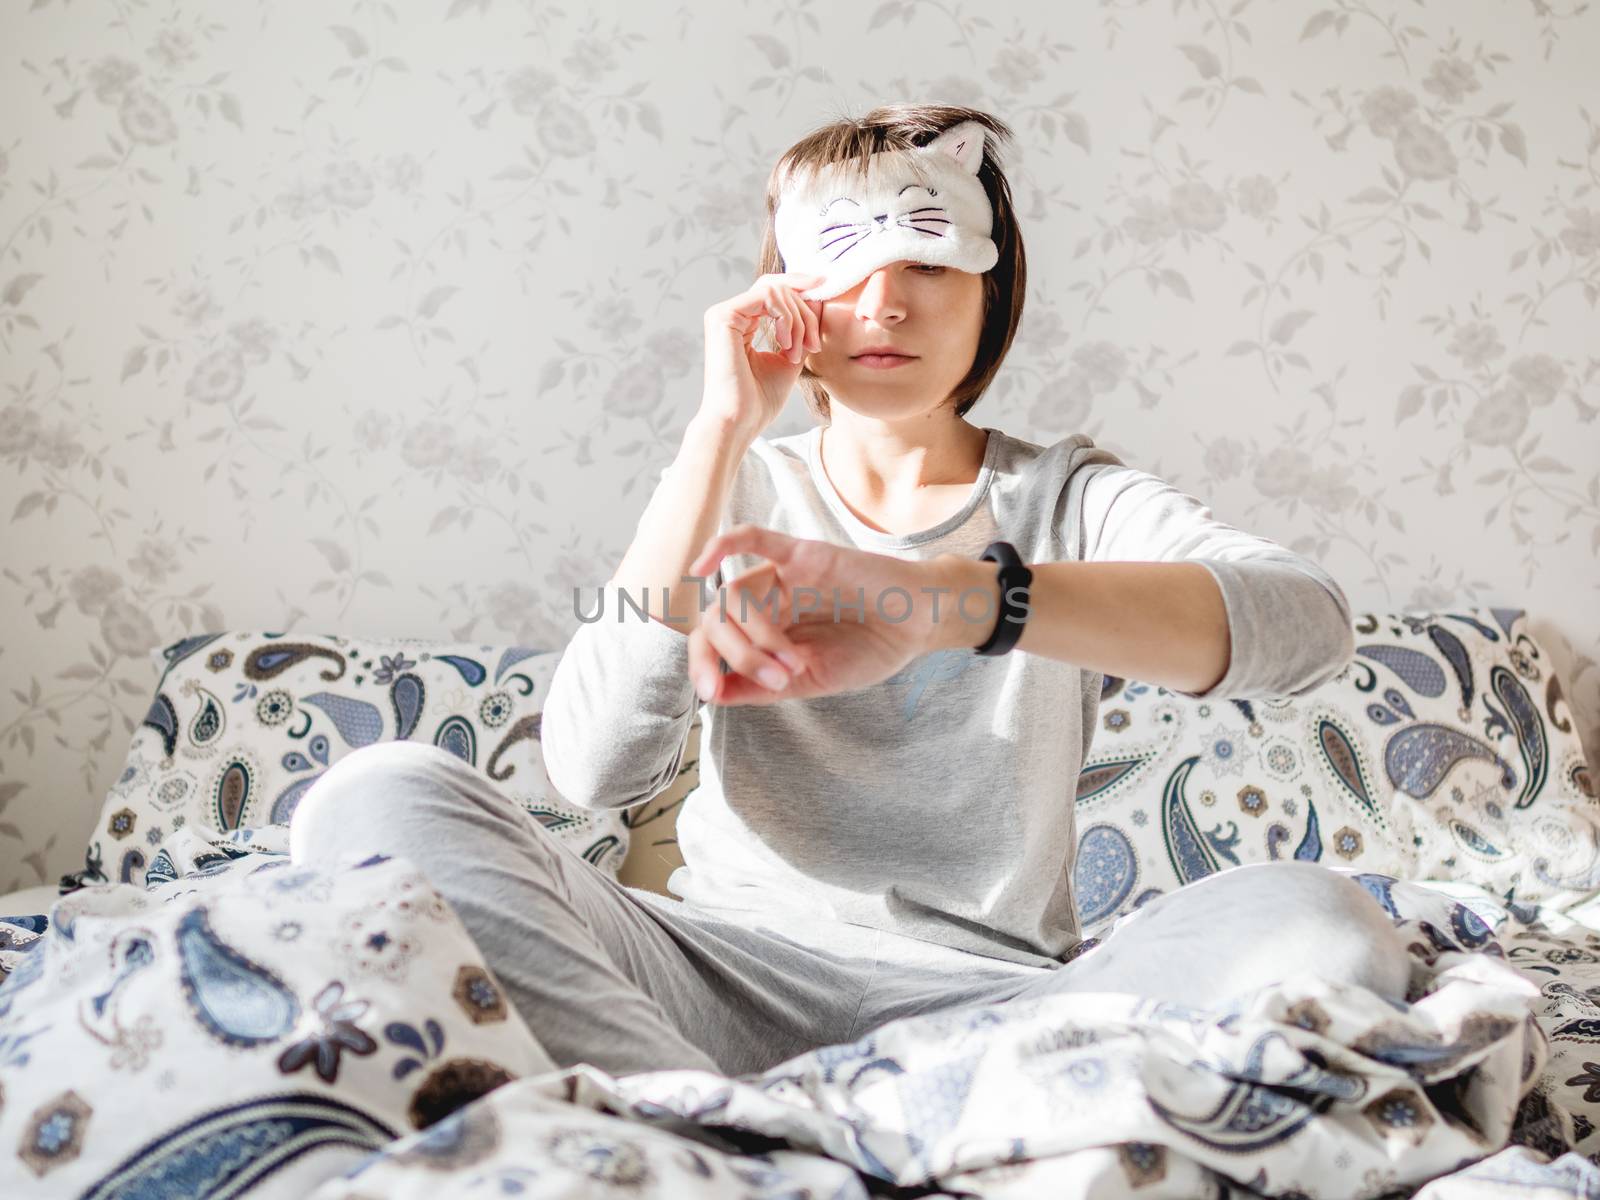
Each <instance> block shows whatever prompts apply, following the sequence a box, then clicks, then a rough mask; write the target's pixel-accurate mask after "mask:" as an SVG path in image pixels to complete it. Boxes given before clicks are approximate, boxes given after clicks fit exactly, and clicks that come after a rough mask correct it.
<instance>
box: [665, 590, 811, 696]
mask: <svg viewBox="0 0 1600 1200" xmlns="http://www.w3.org/2000/svg"><path fill="white" fill-rule="evenodd" d="M721 594H722V595H726V594H727V589H723V592H722V593H721ZM746 594H748V593H746ZM749 607H750V608H751V609H752V610H753V613H755V612H759V613H760V614H761V615H759V616H757V615H751V616H750V617H749V618H748V620H742V619H741V618H740V616H739V611H738V610H739V603H738V601H737V600H733V601H730V603H729V606H728V615H727V619H726V620H724V619H723V616H722V613H721V611H720V609H719V608H718V607H712V608H708V609H707V610H706V612H705V613H704V615H703V616H702V617H701V619H700V624H699V625H698V626H696V628H695V630H694V633H692V634H691V635H690V636H691V638H693V637H694V636H695V635H698V636H699V638H700V643H699V645H698V646H696V644H695V643H694V642H693V641H691V645H690V662H689V673H690V678H691V679H692V680H693V681H694V684H695V691H696V692H698V693H699V695H700V698H701V699H702V700H708V701H709V700H713V699H715V698H716V696H717V694H718V691H719V689H720V688H721V686H722V685H723V684H724V683H725V682H727V681H728V680H731V679H732V678H733V676H728V677H723V676H722V675H721V673H720V670H719V668H718V659H719V657H720V658H721V659H722V660H725V661H726V662H727V664H728V667H729V669H730V670H731V671H732V672H734V674H735V675H738V676H743V677H744V678H745V679H746V680H751V679H753V680H755V681H757V682H758V683H760V684H761V685H762V686H763V687H765V688H767V689H768V690H769V691H773V692H780V691H782V690H783V689H784V688H786V687H787V686H788V685H789V680H790V671H789V669H788V668H787V667H786V666H785V665H784V663H783V661H782V659H780V658H779V657H778V655H780V654H781V655H784V656H785V657H788V658H790V659H791V661H793V662H795V664H796V665H797V666H798V663H799V660H798V657H797V656H796V654H795V647H794V645H793V644H792V643H791V642H789V641H788V639H787V638H785V637H784V636H783V634H781V633H780V632H779V631H778V629H777V627H776V626H775V625H774V624H773V623H772V622H771V618H770V617H769V616H768V615H767V614H768V613H769V612H770V611H771V610H770V608H769V609H765V610H763V609H760V608H759V607H758V606H756V605H754V604H752V605H750V606H749Z"/></svg>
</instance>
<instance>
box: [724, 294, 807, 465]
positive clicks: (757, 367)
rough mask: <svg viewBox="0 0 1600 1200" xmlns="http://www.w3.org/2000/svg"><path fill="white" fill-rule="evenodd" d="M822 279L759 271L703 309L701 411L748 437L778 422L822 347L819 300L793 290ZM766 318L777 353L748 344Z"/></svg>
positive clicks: (754, 435)
mask: <svg viewBox="0 0 1600 1200" xmlns="http://www.w3.org/2000/svg"><path fill="white" fill-rule="evenodd" d="M822 279H823V277H822V276H821V275H806V274H802V273H799V272H793V271H790V272H784V273H774V274H768V275H762V276H760V277H759V278H758V279H757V280H756V281H755V282H754V283H752V284H751V285H750V287H749V288H748V289H747V290H746V291H744V292H741V293H740V294H739V295H737V296H735V297H733V298H732V299H731V300H724V301H722V302H721V303H720V304H713V305H712V306H711V307H710V308H708V309H706V316H705V332H706V374H705V395H704V396H703V397H702V398H701V401H700V411H701V412H702V413H709V414H712V415H714V416H717V417H719V418H722V419H726V420H731V421H733V422H734V423H735V424H736V425H738V426H740V427H741V428H743V429H746V430H748V431H749V434H750V436H751V437H752V438H754V437H756V436H757V435H759V434H760V433H761V431H762V430H763V429H765V428H766V427H767V426H768V425H770V424H772V422H773V421H775V420H777V417H778V414H779V413H780V412H782V411H783V406H784V404H785V403H786V402H787V401H788V399H789V393H790V392H791V391H792V390H793V389H794V383H795V380H796V379H798V378H800V370H801V367H802V366H803V365H804V363H805V356H806V355H807V354H809V353H812V352H813V351H816V350H820V349H821V348H822V330H821V320H822V301H821V300H802V299H801V298H800V296H799V294H798V293H800V292H802V291H804V290H805V289H806V288H809V287H814V286H815V285H817V284H818V283H821V282H822ZM768 320H770V323H771V327H772V333H773V340H774V343H775V344H776V345H777V347H778V352H777V353H773V352H770V351H767V350H757V349H756V348H755V347H754V346H753V345H752V344H751V343H752V342H753V341H754V339H755V336H756V334H757V332H758V331H759V330H760V329H761V328H762V327H763V322H764V321H768Z"/></svg>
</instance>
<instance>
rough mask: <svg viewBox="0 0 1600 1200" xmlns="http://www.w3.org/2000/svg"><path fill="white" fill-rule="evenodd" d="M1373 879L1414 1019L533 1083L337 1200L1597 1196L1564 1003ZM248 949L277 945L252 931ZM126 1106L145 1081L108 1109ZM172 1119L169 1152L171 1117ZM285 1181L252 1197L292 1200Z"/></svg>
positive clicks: (1486, 946)
mask: <svg viewBox="0 0 1600 1200" xmlns="http://www.w3.org/2000/svg"><path fill="white" fill-rule="evenodd" d="M239 842H240V839H237V838H229V839H227V843H233V844H227V843H224V842H223V841H222V840H220V839H219V840H212V841H209V842H208V841H207V840H205V839H199V838H197V839H196V841H195V845H194V846H193V847H192V849H193V851H194V853H193V854H192V855H186V856H185V858H184V860H182V861H179V862H178V864H177V877H178V878H181V879H182V880H183V884H184V886H185V887H188V888H190V889H192V890H198V891H202V892H203V891H205V890H206V889H208V888H209V887H211V886H212V885H213V880H215V881H216V885H217V886H219V887H220V886H222V883H223V880H224V878H225V877H227V876H229V875H231V873H232V872H233V871H234V870H236V869H246V868H248V869H250V870H252V871H253V870H259V869H260V867H261V865H262V863H263V860H265V859H269V858H272V857H275V854H274V851H273V850H272V849H271V848H268V847H266V846H263V845H261V844H260V843H256V844H254V845H252V846H249V847H247V846H245V845H243V844H238V843H239ZM241 856H243V858H244V859H245V860H247V861H243V862H241V861H236V860H238V859H239V858H240V857H241ZM1352 874H1354V873H1352ZM1354 877H1355V878H1356V879H1357V880H1358V881H1359V882H1361V883H1362V884H1363V886H1365V887H1366V888H1367V889H1368V890H1369V892H1371V893H1372V895H1373V896H1374V898H1375V899H1376V900H1377V901H1378V902H1380V903H1382V904H1383V905H1384V906H1385V908H1386V909H1388V911H1389V912H1390V914H1391V916H1392V917H1393V918H1394V919H1395V920H1396V922H1397V923H1398V924H1399V925H1400V926H1401V927H1402V929H1403V931H1404V932H1405V933H1406V934H1407V935H1408V940H1409V942H1410V944H1411V946H1412V952H1413V972H1412V986H1411V989H1410V992H1409V994H1410V996H1411V997H1412V1003H1410V1004H1405V1005H1397V1004H1394V1003H1391V1002H1389V1001H1387V1000H1385V999H1383V998H1381V997H1379V996H1377V995H1375V994H1374V993H1371V992H1369V991H1367V990H1366V989H1363V988H1357V987H1350V986H1345V985H1341V984H1338V983H1335V982H1331V981H1328V980H1324V979H1321V978H1319V977H1318V976H1316V975H1314V974H1307V975H1302V976H1297V977H1293V978H1289V979H1285V980H1282V981H1280V982H1278V983H1275V984H1273V985H1270V986H1268V987H1265V988H1262V989H1259V990H1257V991H1255V992H1253V993H1250V994H1247V995H1243V996H1240V997H1237V998H1236V999H1235V1001H1234V1003H1232V1004H1230V1005H1228V1006H1226V1007H1223V1008H1215V1009H1197V1008H1188V1007H1184V1006H1182V1005H1175V1004H1172V1003H1168V1002H1158V1001H1150V1000H1146V999H1144V998H1141V997H1137V996H1131V995H1123V994H1113V993H1101V994H1073V995H1058V996H1047V997H1040V998H1037V999H1031V1000H1013V1001H1010V1002H1007V1003H1003V1004H995V1005H974V1006H966V1007H961V1008H956V1009H949V1010H945V1011H943V1012H939V1013H933V1014H928V1015H924V1016H919V1017H911V1018H906V1019H903V1020H900V1021H895V1022H891V1023H889V1024H886V1025H883V1026H881V1027H879V1028H878V1029H875V1030H873V1031H871V1032H870V1033H868V1034H867V1035H866V1036H865V1037H863V1038H861V1039H860V1040H859V1041H856V1042H854V1043H851V1044H847V1045H838V1046H827V1047H822V1048H819V1049H817V1050H814V1051H812V1052H810V1053H807V1054H804V1055H800V1056H797V1057H795V1058H793V1059H791V1060H789V1061H787V1062H785V1063H781V1064H778V1065H777V1066H775V1067H773V1068H771V1069H770V1070H768V1071H765V1072H762V1073H760V1074H756V1075H751V1076H746V1077H740V1078H727V1077H724V1076H722V1075H719V1074H716V1073H712V1072H702V1071H688V1070H664V1071H649V1072H642V1073H639V1074H635V1075H629V1076H625V1077H622V1078H616V1077H613V1076H610V1075H609V1074H607V1073H606V1072H604V1071H601V1070H599V1069H598V1068H595V1067H593V1066H591V1065H588V1064H580V1065H578V1066H576V1067H573V1068H571V1069H568V1070H565V1071H546V1072H543V1073H538V1074H524V1075H522V1076H521V1077H520V1078H513V1079H512V1080H511V1081H510V1082H507V1083H504V1084H503V1085H501V1086H499V1087H496V1088H494V1090H492V1091H489V1092H488V1094H486V1095H479V1096H478V1098H476V1099H472V1100H470V1102H466V1103H463V1104H461V1106H460V1107H457V1108H455V1109H454V1110H453V1111H451V1112H450V1113H449V1114H448V1115H446V1116H444V1117H443V1118H442V1119H438V1120H435V1121H433V1122H432V1123H431V1124H429V1125H427V1126H426V1127H425V1128H421V1129H420V1130H417V1131H416V1132H410V1133H406V1134H404V1135H402V1136H398V1137H394V1138H393V1139H391V1140H388V1141H387V1142H384V1143H382V1144H381V1145H379V1146H378V1147H377V1148H376V1150H375V1151H373V1152H371V1153H367V1154H366V1155H365V1156H364V1157H361V1158H360V1159H358V1160H357V1161H355V1162H354V1164H353V1165H352V1164H351V1159H350V1157H349V1155H348V1154H346V1155H345V1156H343V1157H337V1156H335V1157H332V1158H330V1159H329V1163H328V1166H327V1169H326V1173H325V1174H322V1175H321V1176H315V1175H314V1176H313V1177H314V1178H319V1179H320V1181H321V1182H320V1186H318V1187H317V1188H316V1189H315V1191H314V1192H313V1193H312V1196H313V1200H358V1198H373V1200H375V1198H377V1197H405V1196H413V1195H414V1196H418V1197H423V1196H425V1197H426V1198H427V1200H448V1198H449V1197H452V1196H457V1195H460V1196H473V1197H481V1196H484V1195H520V1196H526V1197H545V1196H557V1195H561V1196H571V1195H583V1196H593V1197H618V1198H620V1197H627V1198H629V1200H642V1198H647V1197H672V1198H674V1200H676V1198H678V1197H686V1196H695V1197H722V1196H726V1197H741V1198H746V1197H751V1198H753V1197H761V1198H773V1200H776V1198H778V1197H786V1198H794V1200H798V1198H799V1197H802V1196H816V1197H838V1198H840V1200H844V1198H848V1197H867V1196H882V1195H890V1196H951V1197H955V1196H962V1197H966V1196H986V1197H998V1198H1010V1197H1039V1196H1045V1195H1072V1196H1091V1197H1101V1196H1137V1197H1141V1198H1150V1197H1177V1196H1184V1197H1189V1196H1195V1197H1199V1196H1205V1197H1218V1196H1221V1197H1230V1196H1240V1197H1243V1196H1281V1197H1307V1198H1310V1197H1324V1196H1326V1197H1333V1196H1340V1197H1390V1196H1409V1195H1412V1194H1414V1193H1415V1190H1416V1188H1417V1187H1418V1186H1419V1185H1422V1184H1423V1183H1426V1182H1427V1181H1430V1180H1432V1181H1434V1182H1433V1183H1431V1184H1429V1186H1430V1188H1433V1189H1436V1190H1432V1191H1429V1192H1428V1193H1426V1200H1456V1198H1457V1197H1462V1198H1465V1197H1472V1198H1474V1200H1476V1198H1477V1197H1479V1196H1484V1197H1489V1196H1494V1197H1504V1198H1505V1200H1511V1198H1512V1197H1515V1198H1516V1200H1527V1197H1529V1196H1530V1195H1532V1194H1534V1193H1533V1190H1532V1188H1531V1187H1528V1186H1522V1185H1519V1184H1502V1183H1501V1182H1500V1181H1501V1180H1502V1179H1507V1178H1522V1179H1525V1180H1527V1181H1528V1182H1529V1183H1530V1184H1531V1183H1532V1182H1534V1181H1535V1180H1537V1182H1538V1183H1539V1185H1540V1186H1541V1187H1546V1188H1547V1189H1548V1194H1549V1195H1551V1196H1555V1195H1571V1196H1575V1197H1576V1196H1582V1195H1593V1194H1595V1193H1594V1191H1593V1190H1592V1187H1591V1186H1590V1183H1591V1182H1592V1173H1591V1175H1590V1176H1587V1177H1586V1176H1584V1175H1583V1174H1582V1172H1581V1171H1580V1170H1579V1169H1578V1168H1577V1166H1576V1165H1575V1164H1576V1163H1581V1162H1584V1161H1585V1160H1582V1159H1581V1158H1579V1157H1578V1156H1577V1155H1573V1154H1568V1155H1565V1156H1563V1158H1562V1159H1561V1160H1558V1161H1557V1162H1556V1163H1552V1164H1550V1165H1549V1166H1548V1167H1545V1166H1543V1165H1541V1159H1542V1158H1543V1157H1544V1156H1543V1155H1540V1154H1537V1153H1534V1152H1530V1151H1529V1150H1528V1149H1527V1148H1526V1147H1524V1146H1510V1147H1508V1139H1511V1135H1512V1133H1513V1129H1514V1126H1515V1127H1517V1128H1523V1127H1524V1125H1523V1124H1521V1123H1523V1122H1528V1123H1529V1124H1528V1125H1527V1126H1526V1127H1528V1128H1532V1127H1533V1124H1539V1125H1541V1126H1542V1127H1543V1128H1544V1129H1545V1132H1546V1133H1547V1134H1548V1136H1549V1138H1550V1140H1551V1143H1552V1144H1555V1145H1562V1144H1564V1143H1566V1144H1570V1142H1571V1141H1572V1140H1573V1133H1574V1123H1573V1119H1572V1117H1571V1116H1570V1115H1568V1114H1566V1113H1565V1112H1563V1110H1562V1109H1561V1108H1560V1107H1559V1105H1556V1104H1553V1103H1547V1102H1541V1104H1539V1105H1534V1107H1535V1108H1537V1109H1538V1110H1539V1112H1537V1113H1533V1114H1532V1118H1530V1109H1529V1107H1528V1106H1529V1105H1530V1104H1533V1102H1534V1101H1535V1100H1538V1099H1539V1095H1538V1094H1537V1093H1535V1092H1533V1091H1532V1090H1531V1089H1532V1088H1533V1085H1534V1083H1535V1081H1536V1079H1537V1078H1538V1076H1539V1075H1540V1072H1541V1070H1542V1069H1543V1068H1544V1066H1545V1064H1546V1062H1547V1061H1548V1056H1549V1043H1548V1041H1547V1035H1546V1034H1545V1033H1544V1032H1543V1030H1542V1029H1541V1027H1540V1025H1539V1024H1538V1023H1537V1022H1536V1021H1535V1019H1534V1014H1535V1012H1536V1008H1537V1003H1538V1001H1539V999H1540V987H1539V985H1538V984H1537V983H1535V982H1533V981H1531V980H1530V979H1529V978H1528V977H1527V976H1526V975H1525V974H1523V973H1522V972H1519V971H1518V970H1516V969H1514V968H1513V967H1512V966H1510V965H1508V963H1507V961H1506V953H1505V950H1504V949H1503V948H1502V946H1501V944H1500V942H1499V941H1497V940H1496V937H1495V935H1494V930H1492V929H1491V928H1490V926H1488V925H1487V924H1485V922H1484V921H1483V920H1481V919H1479V918H1478V917H1477V916H1476V915H1475V914H1474V912H1473V910H1471V909H1470V908H1468V907H1466V906H1465V905H1463V904H1461V903H1459V902H1457V901H1456V900H1454V899H1451V898H1450V897H1448V896H1445V895H1441V894H1438V893H1436V892H1431V891H1429V890H1427V889H1425V888H1423V887H1420V886H1418V885H1415V884H1410V883H1406V882H1403V881H1397V880H1393V879H1390V878H1388V877H1386V876H1379V875H1372V874H1354ZM123 886H127V885H123ZM163 890H166V889H163ZM342 916H343V914H340V913H336V912H335V913H329V914H328V918H329V920H335V919H341V918H342ZM105 919H108V920H109V919H111V918H110V917H106V918H105ZM108 935H109V931H108ZM15 936H18V937H22V938H25V937H27V936H29V935H28V934H27V933H26V932H25V931H24V930H23V929H22V928H21V927H17V928H16V929H15ZM1508 944H1509V943H1508ZM234 948H235V949H236V950H237V951H239V952H240V953H243V954H245V955H247V956H248V955H252V954H256V955H263V956H264V955H265V954H266V953H267V951H268V949H269V948H268V947H267V946H265V945H261V946H255V945H253V944H251V943H250V939H249V936H248V935H245V934H242V933H241V935H240V937H239V938H238V941H237V944H236V945H235V947H234ZM29 949H30V947H26V946H23V945H17V946H16V947H15V948H12V949H9V950H8V949H6V948H5V947H0V971H4V970H10V969H20V968H21V967H22V965H23V963H24V962H25V960H27V959H29V958H31V957H32V955H31V954H30V953H29V952H28V951H29ZM306 952H307V953H315V951H314V950H312V949H311V948H310V947H307V950H306ZM328 965H329V967H330V969H331V968H332V967H333V966H334V965H335V964H334V960H332V959H330V960H329V963H328ZM306 969H307V970H308V971H312V967H310V966H308V967H307V968H306ZM312 973H314V971H312ZM35 986H42V985H35ZM5 998H6V991H5V988H4V986H3V985H0V1004H3V1002H4V1000H5ZM346 1019H347V1020H351V1021H354V1022H355V1023H357V1024H359V1018H358V1017H347V1018H346ZM463 1022H465V1017H464V1016H462V1015H460V1014H458V1015H457V1016H456V1017H455V1018H452V1019H449V1020H446V1021H445V1024H444V1026H443V1027H442V1028H441V1030H440V1033H441V1035H442V1036H443V1037H445V1038H446V1039H447V1040H454V1039H456V1038H459V1037H463V1036H466V1034H467V1032H468V1030H467V1026H468V1025H470V1024H471V1022H466V1023H465V1024H463ZM350 1032H351V1035H352V1036H355V1035H356V1034H357V1033H359V1032H364V1031H358V1030H352V1031H350ZM375 1032H379V1033H381V1032H382V1031H375ZM3 1035H4V1030H3V1029H0V1042H3V1041H4V1036H3ZM528 1036H529V1037H536V1036H537V1022H536V1021H534V1022H532V1030H531V1034H529V1035H528ZM270 1049H271V1050H272V1052H273V1053H277V1048H276V1047H271V1048H270ZM532 1049H537V1048H536V1047H532ZM160 1054H161V1050H160V1048H156V1049H155V1050H154V1051H153V1055H154V1059H156V1060H159V1058H160ZM0 1057H3V1051H0ZM362 1061H364V1060H362ZM161 1067H162V1063H161V1062H160V1061H153V1062H152V1070H154V1071H157V1072H159V1071H160V1070H161ZM513 1073H514V1072H513ZM352 1078H356V1077H354V1076H353V1077H352ZM345 1080H346V1073H340V1074H339V1075H338V1076H337V1077H336V1078H335V1079H333V1080H329V1081H327V1082H326V1083H319V1084H318V1087H319V1089H320V1090H321V1092H322V1093H325V1095H324V1101H325V1102H328V1103H332V1102H338V1103H342V1104H346V1105H348V1106H349V1107H350V1109H352V1110H353V1111H355V1112H364V1111H365V1110H366V1108H367V1107H370V1101H371V1092H370V1091H368V1092H366V1093H363V1092H362V1091H360V1090H359V1089H357V1088H355V1087H354V1086H350V1087H348V1088H347V1086H346V1082H345ZM116 1082H121V1083H122V1084H124V1086H126V1084H127V1082H128V1081H127V1080H113V1079H108V1080H107V1084H106V1086H111V1085H112V1084H113V1083H116ZM235 1085H236V1081H234V1080H230V1079H229V1078H227V1077H226V1075H225V1074H219V1076H218V1077H217V1079H216V1081H215V1096H214V1098H209V1099H210V1102H211V1103H212V1104H214V1105H215V1106H217V1107H218V1108H219V1109H220V1108H221V1107H223V1106H226V1105H229V1104H233V1103H236V1102H237V1101H238V1100H239V1096H238V1095H237V1087H236V1086H235ZM368 1086H369V1088H370V1081H369V1084H368ZM90 1099H92V1097H90ZM185 1099H186V1101H187V1102H189V1103H194V1102H195V1101H196V1100H197V1099H200V1098H196V1097H193V1096H187V1097H185ZM1541 1113H1542V1114H1543V1115H1542V1116H1540V1114H1541ZM1533 1118H1537V1121H1534V1120H1533ZM151 1120H152V1122H153V1125H152V1132H151V1136H156V1135H157V1133H159V1131H157V1130H156V1129H155V1126H156V1125H159V1123H160V1116H159V1113H158V1112H156V1111H155V1110H153V1109H152V1110H151ZM1513 1140H1514V1139H1513ZM313 1153H316V1152H313ZM1569 1160H1572V1161H1569ZM308 1165H309V1164H308ZM340 1170H343V1171H344V1172H345V1173H344V1174H342V1175H338V1174H334V1172H337V1171H340ZM304 1178H305V1176H304V1175H301V1176H300V1179H301V1180H302V1181H303V1180H304ZM271 1179H272V1176H270V1175H266V1176H263V1182H262V1184H261V1186H260V1189H259V1190H258V1189H256V1188H251V1189H249V1190H248V1191H247V1192H245V1193H243V1194H244V1195H247V1196H251V1195H254V1196H261V1197H265V1196H267V1195H269V1194H276V1193H272V1192H270V1187H269V1185H270V1183H271ZM1586 1180H1587V1181H1588V1182H1586ZM1569 1185H1570V1186H1569ZM1440 1188H1449V1189H1452V1190H1437V1189H1440ZM1464 1189H1470V1190H1464ZM0 1190H3V1189H0ZM295 1194H296V1195H303V1194H305V1193H304V1192H303V1191H299V1192H296V1193H295ZM1538 1194H1539V1195H1541V1196H1542V1195H1545V1194H1546V1192H1544V1191H1541V1192H1539V1193H1538Z"/></svg>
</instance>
